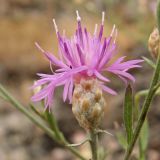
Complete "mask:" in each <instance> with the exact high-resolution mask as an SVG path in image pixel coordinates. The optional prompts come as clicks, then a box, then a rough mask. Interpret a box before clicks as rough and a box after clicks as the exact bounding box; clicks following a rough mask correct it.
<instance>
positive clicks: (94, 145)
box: [89, 130, 98, 160]
mask: <svg viewBox="0 0 160 160" xmlns="http://www.w3.org/2000/svg"><path fill="white" fill-rule="evenodd" d="M89 134H90V146H91V151H92V160H98V152H97V150H98V148H97V144H98V135H97V132H95V131H94V130H90V132H89Z"/></svg>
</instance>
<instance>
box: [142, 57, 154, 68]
mask: <svg viewBox="0 0 160 160" xmlns="http://www.w3.org/2000/svg"><path fill="white" fill-rule="evenodd" d="M142 58H143V60H144V61H145V62H146V63H147V64H149V65H150V66H151V67H152V68H154V69H156V65H155V63H154V62H153V61H152V60H150V59H149V58H147V57H142Z"/></svg>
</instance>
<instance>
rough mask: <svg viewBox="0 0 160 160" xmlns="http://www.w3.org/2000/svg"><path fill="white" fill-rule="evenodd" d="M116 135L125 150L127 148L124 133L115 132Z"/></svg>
mask: <svg viewBox="0 0 160 160" xmlns="http://www.w3.org/2000/svg"><path fill="white" fill-rule="evenodd" d="M116 137H117V140H118V143H119V144H120V145H121V146H122V148H123V149H124V150H126V149H127V140H126V138H125V135H124V134H123V133H122V132H118V133H117V134H116Z"/></svg>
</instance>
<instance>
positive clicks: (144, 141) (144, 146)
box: [140, 120, 149, 152]
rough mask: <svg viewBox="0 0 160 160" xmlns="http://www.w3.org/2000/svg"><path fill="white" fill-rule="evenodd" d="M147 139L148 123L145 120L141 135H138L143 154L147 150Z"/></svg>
mask: <svg viewBox="0 0 160 160" xmlns="http://www.w3.org/2000/svg"><path fill="white" fill-rule="evenodd" d="M148 138H149V128H148V122H147V120H145V122H144V125H143V127H142V129H141V134H140V140H141V145H142V150H143V152H145V151H146V149H147V146H148Z"/></svg>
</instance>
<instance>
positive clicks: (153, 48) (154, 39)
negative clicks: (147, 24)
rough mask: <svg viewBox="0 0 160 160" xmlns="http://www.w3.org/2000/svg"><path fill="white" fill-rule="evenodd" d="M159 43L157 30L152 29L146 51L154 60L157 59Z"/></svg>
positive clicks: (159, 38)
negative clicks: (147, 50)
mask: <svg viewBox="0 0 160 160" xmlns="http://www.w3.org/2000/svg"><path fill="white" fill-rule="evenodd" d="M159 42H160V37H159V31H158V28H154V30H153V32H152V33H151V35H150V37H149V40H148V49H149V51H150V53H151V55H152V56H153V57H155V58H157V57H158V48H159Z"/></svg>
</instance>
